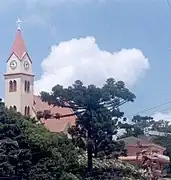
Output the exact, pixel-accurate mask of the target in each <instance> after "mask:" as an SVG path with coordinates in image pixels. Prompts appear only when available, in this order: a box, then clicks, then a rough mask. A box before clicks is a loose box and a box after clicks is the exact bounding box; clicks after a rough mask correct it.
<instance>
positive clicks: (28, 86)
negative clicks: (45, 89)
mask: <svg viewBox="0 0 171 180" xmlns="http://www.w3.org/2000/svg"><path fill="white" fill-rule="evenodd" d="M27 92H30V81H27Z"/></svg>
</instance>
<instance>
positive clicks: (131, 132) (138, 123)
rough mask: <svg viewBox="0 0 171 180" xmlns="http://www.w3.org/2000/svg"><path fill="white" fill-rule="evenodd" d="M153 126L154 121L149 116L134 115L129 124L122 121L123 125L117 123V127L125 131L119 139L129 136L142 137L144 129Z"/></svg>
mask: <svg viewBox="0 0 171 180" xmlns="http://www.w3.org/2000/svg"><path fill="white" fill-rule="evenodd" d="M154 124H155V121H154V120H153V118H152V117H149V116H140V115H136V116H134V117H133V118H132V120H131V122H129V123H128V122H127V121H126V119H124V123H119V124H118V126H119V127H120V128H123V129H125V130H126V133H124V134H123V135H122V137H120V138H124V137H129V136H135V137H137V136H139V135H144V131H145V130H146V128H149V127H151V126H152V125H154Z"/></svg>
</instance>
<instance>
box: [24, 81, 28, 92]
mask: <svg viewBox="0 0 171 180" xmlns="http://www.w3.org/2000/svg"><path fill="white" fill-rule="evenodd" d="M24 90H25V92H26V91H27V81H25V82H24Z"/></svg>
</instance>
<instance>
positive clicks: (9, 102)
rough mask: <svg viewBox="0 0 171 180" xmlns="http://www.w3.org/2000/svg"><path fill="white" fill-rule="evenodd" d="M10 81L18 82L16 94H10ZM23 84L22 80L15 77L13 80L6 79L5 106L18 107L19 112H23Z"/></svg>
mask: <svg viewBox="0 0 171 180" xmlns="http://www.w3.org/2000/svg"><path fill="white" fill-rule="evenodd" d="M10 80H16V82H17V91H16V92H9V82H10ZM20 90H21V84H20V78H19V77H18V78H17V77H14V78H13V79H11V78H8V77H5V106H6V107H8V108H9V107H10V106H12V107H13V106H16V107H17V111H20V110H21V96H20V94H21V91H20Z"/></svg>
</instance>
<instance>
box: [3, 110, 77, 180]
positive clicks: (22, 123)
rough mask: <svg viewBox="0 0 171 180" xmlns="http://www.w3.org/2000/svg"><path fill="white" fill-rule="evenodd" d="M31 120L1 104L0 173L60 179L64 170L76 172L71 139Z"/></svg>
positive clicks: (67, 172) (43, 178) (34, 178)
mask: <svg viewBox="0 0 171 180" xmlns="http://www.w3.org/2000/svg"><path fill="white" fill-rule="evenodd" d="M33 121H34V119H29V118H28V120H27V119H25V118H24V117H23V116H22V115H20V114H19V113H16V112H15V111H14V110H13V109H11V110H7V109H5V108H4V106H1V107H0V122H1V123H0V155H1V156H0V157H1V158H0V177H12V176H21V177H23V179H31V180H38V179H42V180H48V179H52V180H53V179H55V180H56V179H61V180H62V177H63V176H64V174H65V177H66V176H67V175H68V177H70V176H71V177H72V174H77V171H78V168H79V164H78V162H77V151H76V150H75V147H74V146H73V144H72V142H71V141H70V140H68V138H67V137H66V136H64V135H58V134H54V133H51V132H49V131H48V130H47V129H45V127H44V126H42V125H41V124H40V125H38V124H34V123H33ZM64 179H65V178H64Z"/></svg>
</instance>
